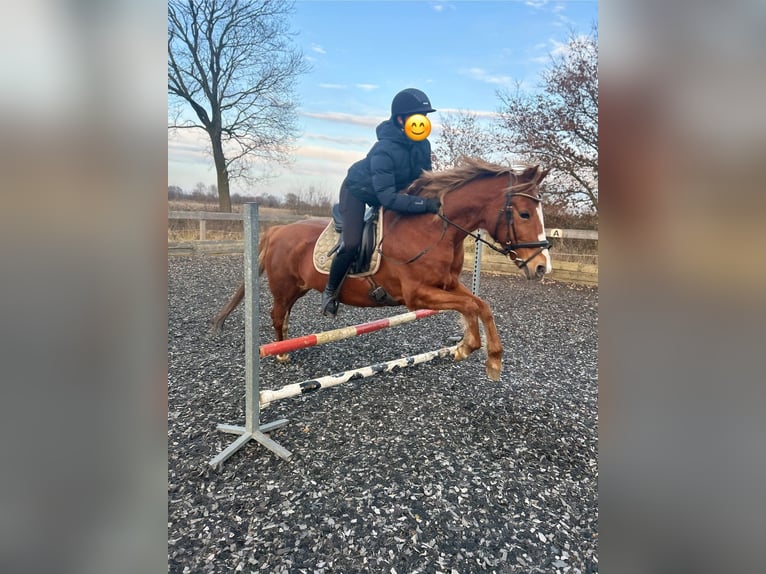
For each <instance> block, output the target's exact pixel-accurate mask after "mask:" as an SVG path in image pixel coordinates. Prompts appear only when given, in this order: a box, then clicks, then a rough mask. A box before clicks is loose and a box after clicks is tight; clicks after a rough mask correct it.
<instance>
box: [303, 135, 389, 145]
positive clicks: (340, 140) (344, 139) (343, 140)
mask: <svg viewBox="0 0 766 574" xmlns="http://www.w3.org/2000/svg"><path fill="white" fill-rule="evenodd" d="M302 139H303V140H317V141H323V142H330V143H334V144H343V145H347V146H354V147H369V146H370V145H372V143H373V142H374V137H373V135H372V133H371V134H370V137H368V138H352V137H348V136H328V135H326V134H317V133H313V132H306V133H304V134H303V138H302Z"/></svg>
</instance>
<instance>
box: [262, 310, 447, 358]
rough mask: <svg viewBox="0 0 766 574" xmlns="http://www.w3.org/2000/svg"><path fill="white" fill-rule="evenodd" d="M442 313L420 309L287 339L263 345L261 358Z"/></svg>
mask: <svg viewBox="0 0 766 574" xmlns="http://www.w3.org/2000/svg"><path fill="white" fill-rule="evenodd" d="M440 312H441V311H434V310H432V309H420V310H418V311H410V312H409V313H402V314H401V315H394V316H393V317H388V318H386V319H378V320H377V321H370V322H369V323H361V324H359V325H351V326H348V327H341V328H340V329H333V330H332V331H324V332H322V333H313V334H311V335H306V336H304V337H295V338H294V339H286V340H284V341H275V342H273V343H267V344H266V345H261V347H260V357H261V358H263V357H269V356H271V355H282V354H284V353H289V352H290V351H297V350H298V349H306V348H308V347H314V346H316V345H324V344H325V343H331V342H333V341H340V340H342V339H349V338H351V337H356V336H358V335H364V334H365V333H372V332H373V331H380V330H381V329H386V328H387V327H395V326H396V325H403V324H405V323H411V322H413V321H417V320H418V319H422V318H423V317H430V316H431V315H436V314H438V313H440Z"/></svg>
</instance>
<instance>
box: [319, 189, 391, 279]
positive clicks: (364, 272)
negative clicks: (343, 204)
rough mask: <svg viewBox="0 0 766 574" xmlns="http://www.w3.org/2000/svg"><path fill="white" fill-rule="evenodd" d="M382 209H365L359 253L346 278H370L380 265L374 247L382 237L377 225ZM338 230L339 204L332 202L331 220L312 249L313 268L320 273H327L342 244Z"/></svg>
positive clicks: (380, 228)
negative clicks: (348, 276)
mask: <svg viewBox="0 0 766 574" xmlns="http://www.w3.org/2000/svg"><path fill="white" fill-rule="evenodd" d="M382 210H383V208H382V207H379V208H373V207H368V208H367V210H366V211H365V213H364V227H363V230H362V244H361V247H360V249H359V254H358V255H357V257H356V259H355V260H354V262H353V263H352V264H351V268H350V269H349V275H350V276H352V277H354V276H356V277H366V276H368V275H373V274H374V273H375V272H376V271H377V270H378V267H379V266H380V254H379V253H378V252H377V251H376V249H375V248H376V246H377V245H378V243H379V242H380V240H381V236H382V234H383V226H382V225H378V221H382V217H381V212H382ZM342 231H343V219H342V217H341V215H340V208H339V205H338V204H337V203H336V204H335V205H333V207H332V220H331V221H330V223H329V224H328V225H327V227H326V228H325V230H324V231H323V232H322V234H321V235H320V236H319V239H317V242H316V245H315V246H314V267H315V268H316V270H317V271H319V272H320V273H325V274H327V273H329V272H330V265H331V264H332V258H333V256H334V255H335V253H336V252H337V251H338V250H339V249H340V247H341V245H342V236H341V232H342Z"/></svg>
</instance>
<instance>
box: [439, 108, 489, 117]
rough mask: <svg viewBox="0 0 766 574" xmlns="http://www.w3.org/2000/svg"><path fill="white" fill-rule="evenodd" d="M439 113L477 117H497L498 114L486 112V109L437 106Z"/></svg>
mask: <svg viewBox="0 0 766 574" xmlns="http://www.w3.org/2000/svg"><path fill="white" fill-rule="evenodd" d="M439 113H442V114H470V115H472V116H476V117H477V118H496V117H499V116H500V114H498V113H497V112H488V111H486V110H466V109H463V108H461V109H458V108H439Z"/></svg>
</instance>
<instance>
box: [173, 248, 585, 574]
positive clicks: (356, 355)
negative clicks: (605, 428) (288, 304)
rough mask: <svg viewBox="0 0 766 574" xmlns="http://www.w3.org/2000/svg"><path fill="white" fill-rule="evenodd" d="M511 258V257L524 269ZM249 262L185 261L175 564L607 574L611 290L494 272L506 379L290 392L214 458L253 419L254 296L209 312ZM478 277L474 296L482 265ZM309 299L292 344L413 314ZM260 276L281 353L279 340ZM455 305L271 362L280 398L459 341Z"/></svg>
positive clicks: (478, 375)
mask: <svg viewBox="0 0 766 574" xmlns="http://www.w3.org/2000/svg"><path fill="white" fill-rule="evenodd" d="M509 266H510V263H509ZM242 277H243V258H242V256H241V255H232V256H213V257H205V256H193V257H169V258H168V539H169V541H168V571H169V572H171V573H179V574H181V573H197V572H215V573H229V572H259V573H260V572H266V573H278V572H290V573H292V572H296V573H298V572H307V573H325V572H343V573H349V572H372V573H377V572H380V573H386V574H389V573H394V572H396V573H399V574H403V573H415V572H429V573H436V572H445V573H448V574H452V573H455V572H458V573H460V574H464V573H467V572H498V573H515V572H519V573H522V572H523V573H537V572H539V573H553V572H569V573H578V572H579V573H590V572H598V491H597V479H598V450H597V449H598V383H597V369H598V362H597V355H598V333H597V318H598V290H597V288H593V287H583V286H576V285H570V284H566V283H558V282H553V281H547V280H546V281H544V282H543V283H538V282H529V281H526V280H525V279H523V278H522V277H521V276H520V275H489V274H486V273H484V274H482V276H481V283H480V289H479V295H480V296H481V297H482V298H483V299H484V300H485V301H487V302H488V303H489V305H490V307H491V308H492V311H493V313H494V315H495V321H496V323H497V327H498V331H499V333H500V339H501V341H502V343H503V347H504V353H503V370H502V374H501V380H500V381H499V382H492V381H490V380H489V379H488V378H487V376H486V373H485V366H484V359H485V355H484V353H483V351H481V350H480V351H477V352H476V353H474V354H473V355H471V356H470V357H468V359H466V360H465V361H461V362H454V361H453V360H452V359H449V358H447V359H436V360H434V361H432V362H429V363H425V364H421V365H417V366H414V367H410V368H406V369H402V370H397V371H395V372H390V373H382V374H378V375H376V376H374V377H372V378H369V379H361V380H354V381H349V382H347V383H345V384H342V385H339V386H337V387H333V388H331V389H327V390H320V391H318V392H316V393H310V394H307V395H303V396H299V397H295V398H288V399H284V400H279V401H277V402H274V403H272V404H271V405H270V406H269V407H268V408H266V409H264V410H263V411H262V413H261V423H262V424H263V423H268V422H270V421H272V420H276V419H279V418H286V419H288V420H289V423H288V424H287V425H286V426H283V427H281V428H279V429H277V430H274V431H272V433H271V436H272V438H274V439H275V440H276V441H277V442H279V443H280V444H282V445H283V446H284V447H286V448H288V449H289V450H290V451H292V452H293V457H292V458H291V459H290V461H284V460H282V459H280V458H279V457H277V456H275V455H274V454H273V453H272V452H270V451H268V450H267V449H265V448H263V447H262V446H260V445H259V444H257V443H256V442H254V441H251V442H249V443H248V444H247V445H246V446H245V447H244V448H242V449H241V450H240V451H238V452H237V453H236V454H234V456H232V457H231V458H229V459H228V460H227V461H225V462H224V463H223V464H222V465H221V466H220V467H219V468H217V469H214V468H211V467H210V465H209V464H208V463H209V461H210V459H211V458H212V457H214V456H215V455H216V454H217V453H219V452H220V451H221V450H222V449H223V448H225V447H226V446H227V445H228V444H229V443H230V442H231V440H232V435H229V434H225V433H222V432H220V431H218V430H217V429H216V425H217V424H219V423H230V424H243V422H244V416H245V385H244V378H245V353H244V345H245V337H244V305H240V307H238V308H237V309H236V310H235V312H234V313H233V314H232V315H231V316H230V317H229V319H228V321H227V324H226V329H225V331H224V332H223V333H222V334H221V335H217V336H211V335H209V332H208V328H209V323H208V322H209V320H210V318H211V317H212V316H213V315H214V314H215V313H216V312H217V311H218V309H219V308H220V307H221V306H222V305H223V304H224V303H225V302H226V301H227V300H228V298H229V296H230V295H231V294H232V292H233V291H234V289H235V288H236V287H237V285H239V284H240V282H241V281H242ZM462 281H463V283H465V284H466V285H468V286H470V285H471V274H470V273H464V274H463V276H462ZM319 303H320V294H319V293H317V292H311V293H309V294H308V295H306V296H305V297H303V298H302V299H300V300H299V301H298V302H297V303H296V305H295V307H294V308H293V311H292V315H291V317H290V336H293V337H294V336H300V335H308V334H311V333H316V332H321V331H327V330H330V329H335V328H338V327H343V326H346V325H355V324H359V323H364V322H367V321H372V320H376V319H382V318H385V317H390V316H392V315H395V314H398V313H403V312H406V309H405V308H404V307H388V308H386V307H382V308H355V307H348V306H345V305H341V308H340V311H339V313H338V317H337V318H336V319H329V318H327V317H323V316H321V314H320V313H319ZM270 309H271V294H270V293H269V289H268V286H267V282H266V278H265V277H262V278H261V283H260V315H259V316H260V318H261V330H260V340H261V343H262V344H263V343H267V342H271V341H273V333H272V327H271V319H270V317H269V311H270ZM461 332H462V328H461V326H460V323H459V320H458V317H457V315H456V314H455V313H451V312H447V313H442V314H439V315H436V316H433V317H427V318H424V319H422V320H419V321H415V322H412V323H408V324H405V325H400V326H397V327H394V328H391V329H384V330H381V331H377V332H374V333H368V334H365V335H362V336H359V337H353V338H350V339H346V340H343V341H337V342H334V343H330V344H328V345H323V346H317V347H310V348H307V349H302V350H298V351H293V352H292V353H291V354H290V361H289V362H288V363H286V364H281V363H278V362H277V361H276V359H275V358H274V357H267V358H264V359H261V361H260V385H261V389H276V388H279V387H282V386H284V385H287V384H291V383H295V382H300V381H305V380H308V379H312V378H314V377H317V376H321V375H328V374H332V373H337V372H341V371H345V370H348V369H352V368H356V367H362V366H366V365H371V364H374V363H380V362H385V361H388V360H391V359H394V358H398V357H404V356H410V355H415V354H418V353H422V352H425V351H430V350H434V349H438V348H440V347H445V346H449V345H452V344H454V342H453V341H450V337H454V336H455V335H458V334H460V333H461Z"/></svg>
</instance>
